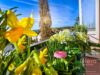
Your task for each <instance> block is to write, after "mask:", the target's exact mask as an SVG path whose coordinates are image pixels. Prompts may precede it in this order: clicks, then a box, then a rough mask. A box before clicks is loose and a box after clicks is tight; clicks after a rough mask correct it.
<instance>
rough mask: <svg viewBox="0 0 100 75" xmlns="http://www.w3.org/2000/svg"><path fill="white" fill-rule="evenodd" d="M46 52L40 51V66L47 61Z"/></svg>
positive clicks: (46, 50) (45, 50)
mask: <svg viewBox="0 0 100 75" xmlns="http://www.w3.org/2000/svg"><path fill="white" fill-rule="evenodd" d="M47 52H48V49H47V48H45V49H44V50H43V51H40V54H39V59H40V61H41V63H42V64H45V63H46V61H47V59H46V57H47Z"/></svg>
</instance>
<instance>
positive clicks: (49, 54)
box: [0, 10, 90, 75]
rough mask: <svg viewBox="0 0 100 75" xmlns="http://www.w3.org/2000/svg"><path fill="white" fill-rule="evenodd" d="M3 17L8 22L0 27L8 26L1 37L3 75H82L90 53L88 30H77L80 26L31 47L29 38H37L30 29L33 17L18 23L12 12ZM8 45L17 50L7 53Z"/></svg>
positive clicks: (1, 67)
mask: <svg viewBox="0 0 100 75" xmlns="http://www.w3.org/2000/svg"><path fill="white" fill-rule="evenodd" d="M2 15H3V16H1V17H2V18H1V21H2V20H3V19H4V18H5V21H3V22H2V24H1V25H0V28H2V27H4V26H5V27H4V28H2V34H0V40H2V42H0V45H2V47H1V48H0V61H1V63H0V75H78V74H83V72H84V66H83V64H82V58H83V56H82V53H83V52H84V51H85V52H89V51H90V45H89V43H88V37H87V34H86V30H85V31H84V30H83V29H79V31H78V29H77V26H76V27H75V30H73V31H71V30H68V29H65V30H63V31H60V32H59V33H57V34H54V35H53V36H51V37H50V38H49V39H48V41H46V42H44V43H45V44H44V45H42V46H40V45H37V46H36V45H35V46H34V47H31V48H30V43H31V40H30V38H31V37H33V36H37V33H36V32H34V31H32V30H31V27H32V25H33V23H34V19H33V17H32V16H31V17H29V18H23V19H21V20H20V21H19V20H18V19H17V16H16V15H15V13H14V12H13V11H12V10H7V11H6V12H2ZM4 15H5V16H4ZM6 16H7V18H6ZM1 21H0V22H1ZM6 21H7V23H6V24H5V22H6ZM7 27H9V28H8V29H6V28H7ZM7 43H12V44H13V45H14V50H13V51H11V52H8V53H7V54H6V53H4V48H5V47H6V46H7Z"/></svg>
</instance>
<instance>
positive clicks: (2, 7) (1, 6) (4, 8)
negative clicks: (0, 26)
mask: <svg viewBox="0 0 100 75" xmlns="http://www.w3.org/2000/svg"><path fill="white" fill-rule="evenodd" d="M0 8H1V9H2V10H6V9H9V8H10V7H9V6H8V5H5V4H0Z"/></svg>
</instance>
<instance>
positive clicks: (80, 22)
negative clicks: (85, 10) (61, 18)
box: [79, 0, 82, 25]
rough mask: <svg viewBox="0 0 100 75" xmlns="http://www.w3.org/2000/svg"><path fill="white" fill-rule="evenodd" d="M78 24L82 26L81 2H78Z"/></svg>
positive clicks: (80, 0)
mask: <svg viewBox="0 0 100 75" xmlns="http://www.w3.org/2000/svg"><path fill="white" fill-rule="evenodd" d="M79 24H80V25H82V0H79Z"/></svg>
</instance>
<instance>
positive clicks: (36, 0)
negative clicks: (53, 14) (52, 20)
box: [31, 0, 39, 2]
mask: <svg viewBox="0 0 100 75" xmlns="http://www.w3.org/2000/svg"><path fill="white" fill-rule="evenodd" d="M31 1H34V2H39V1H38V0H31Z"/></svg>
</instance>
